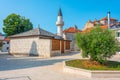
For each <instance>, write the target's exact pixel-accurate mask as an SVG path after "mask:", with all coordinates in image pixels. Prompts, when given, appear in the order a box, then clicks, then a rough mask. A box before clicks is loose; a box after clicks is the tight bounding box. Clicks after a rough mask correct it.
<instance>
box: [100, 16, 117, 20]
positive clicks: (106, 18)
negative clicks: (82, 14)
mask: <svg viewBox="0 0 120 80" xmlns="http://www.w3.org/2000/svg"><path fill="white" fill-rule="evenodd" d="M101 20H108V17H107V16H106V17H105V18H102V19H101ZM110 20H116V19H114V18H110Z"/></svg>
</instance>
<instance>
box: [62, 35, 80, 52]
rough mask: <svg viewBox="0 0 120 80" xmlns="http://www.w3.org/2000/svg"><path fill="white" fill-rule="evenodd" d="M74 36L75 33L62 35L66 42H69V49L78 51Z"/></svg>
mask: <svg viewBox="0 0 120 80" xmlns="http://www.w3.org/2000/svg"><path fill="white" fill-rule="evenodd" d="M75 34H76V33H66V34H64V35H65V37H66V39H67V40H71V44H70V48H71V50H73V51H77V50H79V48H78V46H77V44H76V41H75Z"/></svg>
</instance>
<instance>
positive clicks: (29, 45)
mask: <svg viewBox="0 0 120 80" xmlns="http://www.w3.org/2000/svg"><path fill="white" fill-rule="evenodd" d="M38 40H39V38H38V37H32V38H30V37H29V38H28V37H26V38H14V39H11V40H10V53H11V54H22V55H30V54H31V55H32V54H34V55H38V54H37V52H38V48H37V43H38ZM33 48H34V50H33ZM35 49H36V50H37V51H36V50H35Z"/></svg>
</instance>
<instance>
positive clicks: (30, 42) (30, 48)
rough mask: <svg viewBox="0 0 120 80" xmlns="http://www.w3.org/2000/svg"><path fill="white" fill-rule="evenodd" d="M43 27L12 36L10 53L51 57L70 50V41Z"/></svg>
mask: <svg viewBox="0 0 120 80" xmlns="http://www.w3.org/2000/svg"><path fill="white" fill-rule="evenodd" d="M55 37H56V35H54V34H52V33H50V32H48V31H45V30H43V29H41V28H37V29H33V30H30V31H27V32H24V33H20V34H17V35H13V36H10V37H9V38H10V54H12V55H28V56H31V55H34V56H41V57H44V58H46V57H51V56H56V55H61V54H62V53H66V52H69V51H70V41H69V40H62V39H59V38H55Z"/></svg>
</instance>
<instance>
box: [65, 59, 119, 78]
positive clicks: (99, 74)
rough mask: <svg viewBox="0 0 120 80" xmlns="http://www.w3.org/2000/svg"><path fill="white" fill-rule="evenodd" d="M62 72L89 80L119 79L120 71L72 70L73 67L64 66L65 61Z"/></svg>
mask: <svg viewBox="0 0 120 80" xmlns="http://www.w3.org/2000/svg"><path fill="white" fill-rule="evenodd" d="M63 71H64V72H67V73H72V74H77V75H83V76H86V77H90V78H120V71H116V70H115V71H111V70H86V69H80V68H74V67H70V66H66V64H65V61H64V62H63Z"/></svg>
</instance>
